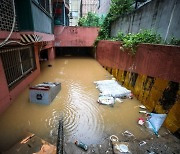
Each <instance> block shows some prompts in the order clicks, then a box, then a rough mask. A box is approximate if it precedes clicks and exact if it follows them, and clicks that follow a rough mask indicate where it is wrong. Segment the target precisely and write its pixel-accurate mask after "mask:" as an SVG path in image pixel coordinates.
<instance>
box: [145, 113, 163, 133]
mask: <svg viewBox="0 0 180 154" xmlns="http://www.w3.org/2000/svg"><path fill="white" fill-rule="evenodd" d="M166 116H167V115H166V114H155V113H151V114H150V118H149V119H148V120H147V124H148V126H147V127H148V128H149V129H150V130H152V131H153V132H154V133H155V134H156V135H158V131H159V129H160V128H161V126H162V124H163V122H164V120H165V119H166Z"/></svg>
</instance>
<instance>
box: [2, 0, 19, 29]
mask: <svg viewBox="0 0 180 154" xmlns="http://www.w3.org/2000/svg"><path fill="white" fill-rule="evenodd" d="M13 19H14V9H13V2H12V0H0V31H11V29H12V26H13ZM15 20H16V22H15V26H14V31H18V23H17V18H16V19H15Z"/></svg>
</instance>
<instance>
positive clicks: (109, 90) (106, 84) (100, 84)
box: [94, 80, 131, 98]
mask: <svg viewBox="0 0 180 154" xmlns="http://www.w3.org/2000/svg"><path fill="white" fill-rule="evenodd" d="M94 83H95V84H96V86H97V88H98V89H99V91H100V92H101V94H102V95H104V96H111V97H114V98H121V97H128V96H130V95H131V91H130V90H128V89H126V88H125V87H122V86H121V85H120V84H119V83H118V82H117V81H115V80H101V81H95V82H94Z"/></svg>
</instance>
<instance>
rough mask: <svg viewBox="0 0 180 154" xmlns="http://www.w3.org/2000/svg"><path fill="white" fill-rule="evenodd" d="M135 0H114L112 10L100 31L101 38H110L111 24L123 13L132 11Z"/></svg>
mask: <svg viewBox="0 0 180 154" xmlns="http://www.w3.org/2000/svg"><path fill="white" fill-rule="evenodd" d="M132 4H133V0H112V1H111V6H110V10H109V12H108V14H107V16H106V17H105V19H104V22H103V24H102V26H101V29H100V31H99V38H100V39H102V40H106V39H109V38H110V32H111V24H112V23H113V22H114V21H115V20H116V19H117V18H118V17H120V16H121V15H123V14H127V13H129V12H130V11H132Z"/></svg>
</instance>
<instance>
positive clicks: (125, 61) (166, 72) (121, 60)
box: [96, 41, 180, 82]
mask: <svg viewBox="0 0 180 154" xmlns="http://www.w3.org/2000/svg"><path fill="white" fill-rule="evenodd" d="M120 47H121V43H120V42H112V41H100V42H99V43H98V46H97V52H96V58H97V60H98V61H99V63H100V64H101V65H103V66H106V67H111V68H118V69H120V70H126V71H132V72H136V73H138V74H145V75H148V76H151V77H159V78H161V79H165V80H169V81H175V82H180V73H179V68H180V47H178V46H164V45H152V44H140V45H139V46H138V49H137V52H136V55H134V56H132V55H130V54H128V53H127V52H125V51H124V52H123V51H122V50H120Z"/></svg>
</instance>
